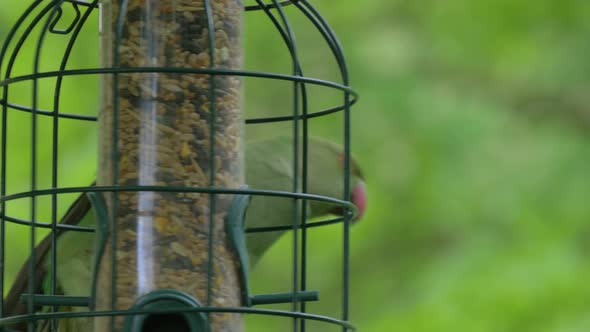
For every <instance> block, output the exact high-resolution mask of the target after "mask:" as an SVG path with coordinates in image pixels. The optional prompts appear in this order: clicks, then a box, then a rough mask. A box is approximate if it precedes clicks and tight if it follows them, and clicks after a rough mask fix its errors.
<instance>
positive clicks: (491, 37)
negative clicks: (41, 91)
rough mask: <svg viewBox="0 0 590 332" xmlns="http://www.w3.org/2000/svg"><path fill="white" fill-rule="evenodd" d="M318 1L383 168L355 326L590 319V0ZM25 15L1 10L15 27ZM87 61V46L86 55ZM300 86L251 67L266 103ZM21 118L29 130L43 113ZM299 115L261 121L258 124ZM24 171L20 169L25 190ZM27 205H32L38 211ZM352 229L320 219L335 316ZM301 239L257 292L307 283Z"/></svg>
mask: <svg viewBox="0 0 590 332" xmlns="http://www.w3.org/2000/svg"><path fill="white" fill-rule="evenodd" d="M4 2H6V1H4ZM314 3H316V4H317V6H318V7H319V9H320V11H321V12H322V13H323V14H324V15H325V16H326V18H327V19H328V21H329V22H330V23H331V24H332V26H333V28H334V30H335V31H336V33H337V34H338V36H339V37H340V38H341V41H342V44H343V45H344V49H345V52H346V55H347V58H348V61H349V68H350V69H351V83H352V86H353V87H354V88H355V89H356V90H357V91H359V93H360V95H361V100H360V102H359V104H358V105H357V106H356V107H355V109H354V115H353V137H354V139H353V150H354V153H355V155H356V156H357V157H358V159H359V161H360V164H361V165H362V167H363V170H364V173H365V174H366V176H367V181H368V189H369V210H368V213H367V215H366V217H365V219H364V220H363V221H362V222H361V223H360V224H359V225H357V226H355V228H354V230H353V234H352V240H353V242H352V288H351V292H352V302H351V307H352V320H353V322H354V323H355V324H356V325H357V326H358V327H359V328H360V329H361V330H363V331H413V332H422V331H424V332H427V331H428V332H430V331H477V332H480V331H481V332H488V331H489V332H495V331H515V332H516V331H518V332H522V331H535V332H545V331H546V332H578V331H580V332H582V331H588V330H590V319H589V318H588V314H587V313H588V311H589V310H590V305H589V304H588V301H587V299H588V298H589V297H590V287H588V282H587V280H588V278H590V263H589V260H588V258H589V256H590V246H588V237H589V236H590V224H588V209H587V206H588V205H587V198H588V197H590V185H589V184H590V173H589V172H588V169H590V154H589V153H588V152H589V148H588V146H589V145H588V144H589V142H588V141H589V139H590V138H589V137H588V134H587V130H586V129H587V128H588V127H589V126H590V120H588V119H590V117H589V116H588V115H589V113H588V112H589V111H588V110H587V105H589V104H590V97H589V96H590V95H589V94H588V93H587V91H586V90H587V87H588V85H589V83H590V75H589V74H588V73H590V62H588V61H587V54H588V53H589V51H590V49H589V48H590V46H588V45H590V44H589V43H588V42H587V38H588V35H590V3H587V2H586V1H578V0H567V1H561V2H555V1H550V0H541V1H510V0H482V1H465V0H450V1H435V0H430V1H404V0H380V1H378V0H370V1H369V0H367V1H352V0H348V1H339V2H338V3H337V4H336V3H333V2H330V1H314ZM21 10H22V9H21V8H18V7H17V6H9V7H5V10H3V11H2V12H0V21H1V22H3V24H2V25H0V37H1V38H3V36H4V35H5V32H6V31H7V26H9V24H11V23H12V22H13V21H14V19H13V18H14V17H15V13H17V12H20V11H21ZM288 12H289V13H290V14H292V19H293V26H294V27H295V30H296V32H297V41H298V43H299V50H300V51H301V52H302V61H303V63H304V69H305V74H306V75H308V76H313V77H324V78H325V77H328V78H331V79H335V80H337V79H338V76H337V75H335V73H336V72H335V67H334V63H333V62H332V61H331V60H327V59H329V56H328V53H327V52H328V50H327V48H326V47H325V45H323V42H322V40H321V39H320V37H319V35H318V34H317V33H315V32H314V31H313V27H312V26H311V25H310V24H309V23H306V22H305V20H304V18H303V17H302V16H301V15H298V14H296V13H295V12H294V11H293V10H289V11H288ZM248 15H249V16H246V23H247V38H246V46H247V52H246V64H247V66H246V67H247V68H248V69H264V68H266V69H265V70H269V69H268V68H270V69H272V70H274V71H277V72H283V73H288V72H289V71H290V62H289V60H288V58H287V52H286V50H285V47H284V46H283V45H282V44H281V41H280V39H279V38H278V35H277V34H276V32H274V31H273V27H272V26H271V25H270V23H268V22H267V20H265V19H261V18H260V16H253V15H251V14H248ZM94 41H95V40H90V44H92V43H94ZM91 54H92V53H91ZM83 60H84V56H83V55H80V54H78V58H76V60H75V61H76V63H78V64H79V65H81V64H83V63H84V62H83ZM28 63H30V62H27V64H28ZM26 68H30V67H26ZM290 88H291V86H290V85H289V84H282V83H279V84H277V83H275V82H265V81H263V80H257V79H247V80H246V96H247V97H246V98H247V101H246V110H247V112H248V114H249V115H254V114H256V115H264V114H287V113H289V112H290V111H291V110H290V108H289V107H290V106H289V104H288V102H286V101H288V100H289V97H290V96H291V90H290ZM88 90H89V89H87V88H77V90H76V89H75V88H74V87H72V90H71V91H72V93H71V94H69V95H68V98H66V99H65V100H68V101H67V103H71V106H70V107H76V106H75V105H79V104H81V103H82V101H83V100H84V98H85V97H78V96H82V94H83V93H90V92H92V93H93V91H88ZM90 90H94V88H92V89H90ZM25 91H26V89H25ZM73 92H76V93H73ZM310 95H311V96H313V97H314V98H315V99H312V107H313V108H319V107H325V106H327V105H333V103H334V102H335V98H337V96H336V95H330V92H329V91H326V90H325V89H317V88H310ZM25 96H26V95H25ZM86 96H88V95H86ZM318 97H322V99H319V100H318V99H317V98H318ZM23 98H25V97H23ZM76 98H82V99H81V100H78V101H76V100H75V99H76ZM70 99H74V100H73V101H72V100H70ZM65 100H64V102H66V101H65ZM336 102H338V100H337V99H336ZM64 107H66V106H64ZM91 111H94V110H89V112H91ZM72 112H74V110H72ZM341 120H342V118H341V117H340V116H332V117H329V118H325V119H317V120H314V121H313V122H312V123H311V129H312V132H313V133H314V134H316V135H322V136H326V137H331V138H338V137H340V136H339V135H341V130H340V129H339V128H340V126H341V123H342V122H341ZM21 121H22V122H21V125H22V126H24V128H27V127H26V126H27V125H28V122H27V118H26V117H23V119H22V120H21ZM74 127H75V126H72V128H70V129H64V132H63V136H64V138H63V144H64V145H63V147H62V148H61V150H60V153H62V154H63V157H64V158H67V160H68V163H64V164H63V165H61V166H60V167H65V168H66V169H67V172H68V174H71V175H70V177H69V178H68V179H67V183H70V184H71V183H77V184H79V183H80V182H84V181H86V180H89V179H91V178H93V177H94V169H95V166H94V165H95V157H94V155H93V154H94V147H95V142H94V141H93V135H94V131H88V130H87V129H75V128H74ZM288 128H290V127H289V125H279V126H273V127H272V128H270V129H268V127H264V126H251V127H249V128H247V132H248V136H249V137H254V136H263V135H270V134H271V133H273V132H279V131H283V130H285V129H288ZM14 130H15V133H16V131H17V129H14ZM25 130H26V129H25ZM25 130H22V131H23V140H22V144H26V143H27V141H26V131H25ZM66 130H67V131H66ZM60 143H61V142H60ZM22 150H24V149H22ZM82 152H84V153H83V154H82ZM11 153H12V154H13V155H15V158H16V159H15V160H18V162H16V161H15V164H14V165H13V166H11V167H21V168H23V171H22V177H23V179H27V176H28V170H27V168H26V167H27V165H28V163H29V162H30V159H29V157H28V156H29V155H28V154H27V153H28V152H27V151H21V149H20V148H19V149H17V148H16V147H15V148H14V150H11ZM42 153H43V154H47V153H48V152H44V151H43V152H42ZM45 158H47V157H45ZM19 165H20V166H19ZM23 181H25V182H24V183H26V180H23ZM16 182H17V181H16V180H15V179H11V185H12V186H14V187H11V190H16V189H17V185H16V184H15V183H16ZM64 183H66V181H64ZM23 186H24V187H25V188H26V184H25V185H23ZM24 190H26V189H24ZM63 206H64V207H65V206H67V202H63ZM17 208H20V209H21V210H22V211H23V212H22V213H23V214H25V215H26V213H27V212H26V211H27V210H26V206H20V207H16V206H15V207H14V209H15V210H16V209H17ZM9 233H10V236H9V239H11V241H9V243H8V245H9V246H10V248H15V251H14V252H17V251H18V250H20V251H21V252H22V255H21V257H15V256H16V255H13V252H12V251H11V252H10V253H9V254H10V256H11V257H9V260H8V262H7V264H8V276H9V279H10V276H12V275H13V273H14V272H15V269H16V268H17V267H18V265H19V264H20V262H21V261H22V259H24V257H25V256H26V254H28V253H27V252H25V251H23V250H24V248H27V245H28V244H27V243H26V239H27V237H26V236H27V235H26V234H27V232H26V230H23V229H19V228H17V227H13V228H11V229H10V230H9ZM341 236H342V234H341V230H340V228H339V227H335V226H334V227H329V228H326V229H314V230H313V231H310V248H309V253H310V254H311V257H310V266H309V283H308V285H309V288H311V289H318V290H320V291H321V301H320V302H319V303H317V304H311V305H310V306H309V307H310V309H311V310H314V311H317V312H320V313H324V314H329V315H334V316H338V315H339V313H340V304H339V302H340V297H339V296H340V295H339V294H340V291H341V281H340V280H341V278H340V275H341V263H340V258H341V252H340V241H341ZM291 241H292V237H291V236H286V237H285V238H283V239H282V241H281V242H280V243H279V244H278V245H277V247H276V248H275V249H274V250H273V251H272V252H271V253H270V254H269V255H268V256H267V257H266V258H265V259H264V261H263V262H261V264H260V266H259V268H258V269H257V270H256V271H255V272H254V275H253V282H254V285H253V287H254V290H255V291H257V292H266V291H281V290H285V289H286V287H290V285H291V271H290V270H289V268H286V267H288V266H289V265H290V258H289V259H285V257H290V255H289V253H290V251H289V250H290V249H291ZM281 308H288V307H281ZM248 323H249V326H250V328H251V330H252V331H263V332H264V331H276V330H285V328H286V327H289V326H290V321H288V320H287V321H286V320H284V319H276V318H269V319H266V318H261V317H259V316H249V317H248ZM309 327H310V329H308V330H311V331H336V330H337V329H335V328H331V329H329V328H326V326H325V325H322V324H319V323H312V324H310V326H309Z"/></svg>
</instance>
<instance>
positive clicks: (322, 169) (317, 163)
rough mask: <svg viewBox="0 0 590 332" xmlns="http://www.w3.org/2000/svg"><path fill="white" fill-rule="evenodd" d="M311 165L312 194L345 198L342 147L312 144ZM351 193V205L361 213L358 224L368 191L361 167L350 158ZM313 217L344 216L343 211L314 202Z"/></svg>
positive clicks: (310, 185)
mask: <svg viewBox="0 0 590 332" xmlns="http://www.w3.org/2000/svg"><path fill="white" fill-rule="evenodd" d="M308 146H309V155H308V158H309V162H308V165H309V166H308V167H309V168H308V173H309V175H308V192H309V193H312V194H318V195H323V196H329V197H334V198H342V197H343V195H344V168H345V155H344V150H343V149H342V147H341V146H339V145H337V144H334V143H332V142H329V141H326V140H323V139H318V138H313V139H310V141H309V145H308ZM349 170H350V176H349V181H350V193H351V197H350V199H351V201H352V203H353V204H354V205H356V207H357V209H358V213H357V215H356V216H355V217H354V219H353V222H354V221H358V220H360V219H361V218H362V217H363V215H364V213H365V211H366V208H367V190H366V184H365V179H364V177H363V174H362V172H361V169H360V167H359V166H358V163H357V162H356V160H355V159H354V158H352V157H351V158H350V164H349ZM310 207H311V214H312V216H320V215H323V214H326V213H331V214H337V215H342V211H343V209H342V208H341V207H334V206H333V205H330V204H326V203H323V202H317V201H314V202H311V203H310Z"/></svg>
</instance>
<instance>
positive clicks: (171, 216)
mask: <svg viewBox="0 0 590 332" xmlns="http://www.w3.org/2000/svg"><path fill="white" fill-rule="evenodd" d="M101 14H102V15H101V26H102V32H101V34H102V35H101V52H102V61H103V67H105V68H114V69H116V70H115V72H114V73H112V74H109V75H104V76H102V91H103V95H102V96H101V102H102V103H103V104H102V106H101V109H100V113H99V119H98V125H99V137H100V139H99V141H100V150H99V168H98V170H99V172H98V175H97V185H99V186H126V187H127V186H143V187H144V189H145V186H154V187H155V188H152V189H153V191H146V190H143V189H142V190H138V191H133V192H131V191H124V192H115V193H113V194H112V195H111V197H109V198H107V199H106V200H105V201H106V207H107V209H106V215H107V216H108V218H109V220H108V225H106V227H105V229H107V233H106V234H105V236H104V240H105V243H104V246H103V250H102V253H101V257H100V262H99V263H98V271H97V273H98V279H97V284H96V288H97V289H100V290H101V291H97V292H96V309H98V310H116V309H120V308H125V309H127V308H132V307H138V305H139V302H138V301H141V299H143V298H144V297H145V296H152V297H153V292H154V291H158V292H159V294H160V295H159V296H160V297H161V295H162V292H166V291H167V290H169V291H170V292H178V290H183V292H182V293H181V295H183V296H186V298H187V299H195V301H193V300H187V301H186V302H185V303H184V305H186V306H189V307H190V306H192V305H195V303H201V304H200V305H207V306H222V305H226V306H232V307H238V306H239V305H240V293H241V292H240V284H239V278H238V276H239V273H238V271H239V262H238V261H237V260H236V259H235V253H234V252H233V250H232V248H231V246H230V242H229V241H228V237H227V236H226V234H225V230H224V220H225V218H226V217H227V213H228V209H229V207H230V205H231V201H232V198H233V195H227V194H226V195H215V194H213V193H208V192H187V191H184V190H183V189H184V188H189V187H196V188H205V187H217V186H219V187H225V188H234V189H235V188H239V187H240V186H241V185H242V184H243V183H244V177H243V165H242V146H243V143H242V137H243V135H242V124H243V119H242V116H241V80H240V78H239V77H235V76H229V75H223V76H214V75H211V74H210V73H208V72H207V71H209V70H211V69H212V68H216V69H220V68H224V69H234V70H235V69H240V68H241V63H242V38H241V36H242V5H241V2H240V1H239V0H218V1H212V2H208V1H203V0H191V1H176V0H145V1H129V2H128V3H127V4H126V5H124V2H119V1H103V2H102V12H101ZM137 69H140V70H137ZM171 188H176V190H174V191H172V190H171ZM164 189H165V191H164ZM105 222H107V221H106V220H105ZM213 257H215V259H213ZM172 290H174V291H172ZM164 294H165V293H164ZM196 299H199V300H196ZM157 301H159V300H158V297H156V298H154V300H153V301H150V302H149V303H150V305H151V307H154V308H155V307H157V305H156V303H157ZM162 301H163V303H162V305H161V307H162V308H165V307H166V306H167V305H168V302H169V301H168V299H167V298H164V299H163V300H162ZM199 317H201V316H200V315H197V318H199ZM177 318H178V317H177ZM180 318H182V317H180ZM167 319H174V317H171V318H170V317H168V318H167ZM210 320H211V322H210V324H211V326H212V329H213V330H214V331H240V330H241V323H240V320H239V315H236V314H231V313H226V314H212V315H210ZM171 323H174V322H171ZM121 324H123V320H119V321H116V322H115V323H114V326H115V327H120V326H121ZM111 325H113V324H111V323H109V319H104V318H101V319H98V320H97V325H96V326H95V331H109V329H110V328H111Z"/></svg>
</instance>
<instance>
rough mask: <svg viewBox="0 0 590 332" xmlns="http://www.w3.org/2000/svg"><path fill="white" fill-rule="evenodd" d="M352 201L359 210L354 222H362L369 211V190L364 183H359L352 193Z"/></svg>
mask: <svg viewBox="0 0 590 332" xmlns="http://www.w3.org/2000/svg"><path fill="white" fill-rule="evenodd" d="M350 195H351V200H352V203H353V204H354V205H356V207H357V208H358V214H357V215H356V217H354V220H353V221H358V220H360V219H361V218H362V217H363V215H364V214H365V210H366V209H367V189H366V185H365V183H364V182H362V181H361V182H359V183H358V184H357V185H356V186H355V187H354V188H352V192H351V194H350Z"/></svg>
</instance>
